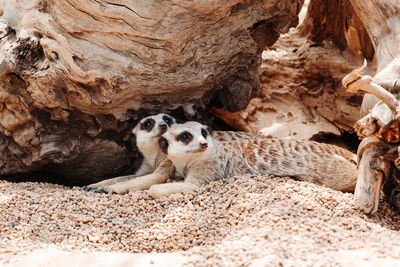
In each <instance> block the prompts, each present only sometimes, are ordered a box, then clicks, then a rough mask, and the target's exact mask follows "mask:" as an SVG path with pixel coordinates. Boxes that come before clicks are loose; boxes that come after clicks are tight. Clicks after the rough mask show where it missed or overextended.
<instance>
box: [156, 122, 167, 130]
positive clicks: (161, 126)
mask: <svg viewBox="0 0 400 267" xmlns="http://www.w3.org/2000/svg"><path fill="white" fill-rule="evenodd" d="M158 128H160V131H164V132H165V131H166V130H167V129H168V125H167V124H166V123H163V122H161V123H160V124H159V125H158Z"/></svg>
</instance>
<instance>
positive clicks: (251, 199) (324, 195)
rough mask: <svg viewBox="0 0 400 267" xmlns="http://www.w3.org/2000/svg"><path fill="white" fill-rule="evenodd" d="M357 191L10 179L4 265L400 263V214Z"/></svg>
mask: <svg viewBox="0 0 400 267" xmlns="http://www.w3.org/2000/svg"><path fill="white" fill-rule="evenodd" d="M352 197H353V195H352V194H349V193H342V192H337V191H334V190H331V189H328V188H324V187H322V186H317V185H314V184H310V183H306V182H299V181H294V180H292V179H290V178H277V177H266V176H257V177H250V178H249V177H247V178H246V177H235V178H231V179H228V180H221V181H217V182H213V183H211V184H208V185H204V186H202V187H201V188H200V189H198V190H197V191H196V192H193V193H187V194H176V195H172V196H171V197H169V198H163V199H159V200H153V199H152V198H151V197H150V196H148V195H147V193H146V192H135V193H130V194H127V195H122V196H121V195H107V194H103V193H94V192H86V191H83V190H82V188H80V187H74V188H69V187H65V186H61V185H56V184H49V183H31V182H21V183H11V182H7V181H3V180H0V214H1V216H0V265H6V266H7V265H8V266H24V264H25V266H26V263H29V265H30V266H38V265H40V264H43V263H45V262H46V261H47V263H48V264H49V263H50V264H49V265H47V266H51V265H54V266H61V265H62V264H61V263H63V264H65V266H70V264H71V263H74V265H75V266H79V265H85V266H88V265H87V264H88V263H92V265H91V266H107V264H108V266H109V264H110V262H113V263H114V264H113V266H134V265H133V263H136V265H135V266H146V265H149V266H157V265H158V266H168V265H170V266H178V265H185V266H193V265H194V266H206V265H211V266H282V265H283V266H377V265H385V266H396V263H398V262H399V261H400V233H399V229H400V216H399V213H398V212H396V211H394V210H392V209H391V208H390V207H389V206H388V205H387V204H386V203H384V202H381V204H380V209H379V210H378V213H377V214H376V215H374V216H367V215H364V214H363V213H361V212H359V211H357V210H355V209H353V207H352ZM82 252H83V254H82ZM99 252H101V253H99ZM109 252H114V253H109ZM116 252H118V254H116ZM143 253H151V254H143ZM56 262H58V264H56ZM60 262H61V263H60ZM100 263H102V264H103V265H102V264H100ZM128 263H129V264H128ZM139 263H140V264H139ZM397 265H398V264H397Z"/></svg>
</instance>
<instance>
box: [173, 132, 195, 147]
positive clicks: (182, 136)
mask: <svg viewBox="0 0 400 267" xmlns="http://www.w3.org/2000/svg"><path fill="white" fill-rule="evenodd" d="M176 139H177V140H178V141H182V142H184V143H185V144H188V143H190V141H192V139H193V135H192V134H191V133H189V132H186V131H185V132H183V133H181V134H180V135H178V137H177V138H176Z"/></svg>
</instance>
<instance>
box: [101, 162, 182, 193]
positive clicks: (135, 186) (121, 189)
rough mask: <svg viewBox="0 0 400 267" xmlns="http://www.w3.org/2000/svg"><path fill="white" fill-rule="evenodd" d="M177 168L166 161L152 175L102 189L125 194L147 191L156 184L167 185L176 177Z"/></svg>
mask: <svg viewBox="0 0 400 267" xmlns="http://www.w3.org/2000/svg"><path fill="white" fill-rule="evenodd" d="M174 172H175V167H174V165H173V164H172V162H171V161H170V160H168V159H164V160H163V161H162V162H161V163H160V165H159V166H158V167H157V169H156V170H155V171H154V172H153V173H150V174H147V175H144V176H140V177H136V178H135V179H130V180H127V181H122V182H119V183H115V184H112V185H109V186H104V187H102V188H100V190H101V191H104V192H107V193H116V194H125V193H128V192H130V191H137V190H146V189H149V188H150V187H151V186H152V185H154V184H160V183H165V182H166V181H167V180H168V179H169V178H172V177H173V176H174Z"/></svg>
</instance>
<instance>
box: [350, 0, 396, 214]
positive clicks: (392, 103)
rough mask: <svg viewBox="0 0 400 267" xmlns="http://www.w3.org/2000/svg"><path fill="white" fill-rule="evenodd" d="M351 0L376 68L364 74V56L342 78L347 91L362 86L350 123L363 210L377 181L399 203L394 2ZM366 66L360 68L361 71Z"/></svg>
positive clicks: (372, 204)
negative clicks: (356, 113)
mask: <svg viewBox="0 0 400 267" xmlns="http://www.w3.org/2000/svg"><path fill="white" fill-rule="evenodd" d="M351 3H352V5H353V7H354V9H355V10H356V13H357V14H358V15H359V18H360V20H361V21H362V23H363V25H364V26H365V28H366V30H367V32H368V34H369V35H370V39H371V40H372V44H373V46H374V48H375V51H376V63H377V70H376V73H375V74H373V75H372V76H370V75H367V74H368V71H367V70H366V65H367V62H365V63H364V65H363V66H362V67H361V68H359V69H356V70H354V71H353V72H351V73H350V74H349V75H347V76H346V77H345V78H344V79H343V85H344V87H345V88H346V89H347V90H348V91H349V92H359V91H360V92H364V93H367V94H366V95H365V96H364V99H363V103H362V109H361V111H362V114H363V115H364V117H363V118H362V119H360V120H359V121H357V123H356V126H355V129H356V132H357V134H358V136H359V137H360V138H362V139H363V141H362V142H361V144H360V146H359V148H358V158H359V166H358V167H359V174H358V180H357V187H356V190H355V205H356V206H357V207H359V208H360V209H362V210H363V211H364V212H366V213H374V212H376V211H377V209H378V204H379V198H380V192H381V189H382V187H383V189H384V192H385V195H386V197H387V199H388V200H389V202H391V203H392V204H394V205H395V206H396V207H398V208H400V181H399V176H398V174H399V170H400V165H399V163H400V158H399V153H398V150H399V143H400V127H399V125H400V124H399V123H400V103H399V101H398V95H399V92H400V46H399V42H400V27H399V25H400V3H399V1H395V0H382V1H380V0H379V1H378V0H373V1H357V0H351ZM364 71H365V72H366V73H365V74H363V72H364Z"/></svg>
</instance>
